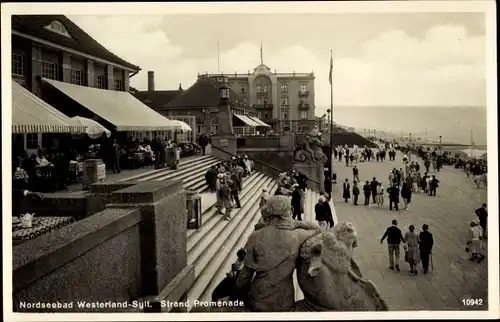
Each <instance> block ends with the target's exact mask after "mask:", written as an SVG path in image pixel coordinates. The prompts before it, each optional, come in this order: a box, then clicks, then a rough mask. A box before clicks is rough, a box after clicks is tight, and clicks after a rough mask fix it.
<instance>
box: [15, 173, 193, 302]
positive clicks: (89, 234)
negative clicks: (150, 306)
mask: <svg viewBox="0 0 500 322" xmlns="http://www.w3.org/2000/svg"><path fill="white" fill-rule="evenodd" d="M111 199H112V200H113V202H114V203H113V204H110V205H108V206H107V208H106V209H105V210H104V211H101V212H99V213H97V214H95V215H93V216H89V217H87V218H85V219H82V220H80V221H78V222H76V223H73V224H71V225H68V226H65V227H62V228H60V229H58V230H55V231H53V232H51V233H48V234H45V235H42V236H40V237H38V238H36V239H33V240H29V241H27V242H25V243H22V244H20V245H18V246H14V247H13V251H12V252H13V254H12V257H13V302H14V311H15V312H16V311H18V312H19V311H20V312H54V311H65V312H92V311H100V312H103V311H104V312H106V311H109V312H112V311H131V310H132V311H140V308H134V307H132V306H130V305H129V306H128V308H127V309H123V308H115V309H114V308H104V309H103V308H91V307H90V308H79V307H78V303H77V301H80V302H81V301H88V302H96V301H100V302H106V301H112V302H120V303H129V304H133V303H134V302H133V301H134V300H139V299H143V298H148V299H151V298H153V299H154V298H155V297H158V296H162V297H163V298H166V299H168V300H171V301H178V300H181V299H182V298H183V296H184V294H185V293H186V291H187V290H188V289H189V287H191V285H192V283H193V281H194V268H192V266H190V265H188V264H187V245H186V243H187V236H186V230H187V225H186V223H187V218H186V215H187V214H186V195H185V191H184V190H183V188H182V183H181V182H179V181H162V182H144V183H140V184H137V185H134V186H130V187H127V188H124V189H121V190H118V191H115V192H113V193H111ZM37 302H40V303H57V302H59V303H73V307H72V308H68V309H57V308H56V309H52V308H43V307H39V308H35V309H30V308H27V307H23V306H22V303H37Z"/></svg>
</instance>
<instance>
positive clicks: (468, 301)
mask: <svg viewBox="0 0 500 322" xmlns="http://www.w3.org/2000/svg"><path fill="white" fill-rule="evenodd" d="M462 304H463V305H465V306H482V305H483V299H462Z"/></svg>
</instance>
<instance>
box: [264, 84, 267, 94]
mask: <svg viewBox="0 0 500 322" xmlns="http://www.w3.org/2000/svg"><path fill="white" fill-rule="evenodd" d="M264 93H267V85H264Z"/></svg>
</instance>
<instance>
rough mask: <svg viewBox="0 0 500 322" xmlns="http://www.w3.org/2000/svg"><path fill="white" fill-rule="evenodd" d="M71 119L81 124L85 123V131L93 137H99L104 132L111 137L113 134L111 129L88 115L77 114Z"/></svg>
mask: <svg viewBox="0 0 500 322" xmlns="http://www.w3.org/2000/svg"><path fill="white" fill-rule="evenodd" d="M71 120H72V121H73V122H74V123H76V124H79V125H83V126H85V127H86V130H85V133H86V134H87V135H88V136H89V137H90V138H91V139H97V138H99V137H101V136H102V135H103V134H106V136H107V137H108V138H109V137H110V136H111V131H110V130H108V129H107V128H105V127H104V126H102V125H101V124H100V123H98V122H96V121H94V120H92V119H88V118H86V117H81V116H75V117H72V118H71Z"/></svg>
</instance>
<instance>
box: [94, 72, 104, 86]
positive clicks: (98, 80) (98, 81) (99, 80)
mask: <svg viewBox="0 0 500 322" xmlns="http://www.w3.org/2000/svg"><path fill="white" fill-rule="evenodd" d="M94 87H95V88H104V74H95V75H94Z"/></svg>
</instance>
